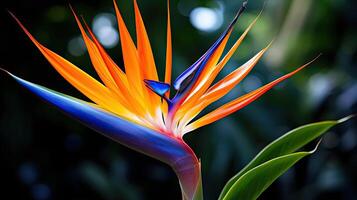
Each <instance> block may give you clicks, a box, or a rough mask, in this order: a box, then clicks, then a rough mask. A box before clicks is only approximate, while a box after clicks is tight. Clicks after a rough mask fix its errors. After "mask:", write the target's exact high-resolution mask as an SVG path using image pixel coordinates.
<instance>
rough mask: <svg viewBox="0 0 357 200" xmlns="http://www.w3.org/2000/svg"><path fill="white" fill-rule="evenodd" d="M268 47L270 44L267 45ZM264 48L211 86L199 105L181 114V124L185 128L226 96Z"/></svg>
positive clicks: (259, 56) (246, 72)
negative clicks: (212, 104) (208, 107)
mask: <svg viewBox="0 0 357 200" xmlns="http://www.w3.org/2000/svg"><path fill="white" fill-rule="evenodd" d="M269 46H270V44H269ZM269 46H268V47H266V48H264V49H263V50H261V51H260V52H259V53H257V54H256V55H255V56H254V57H253V58H251V59H250V60H249V61H248V62H246V63H245V64H244V65H242V66H241V67H239V68H238V69H236V70H234V71H233V72H232V73H230V74H229V75H227V76H226V77H225V78H223V79H222V80H220V81H219V82H217V83H216V84H215V85H213V86H212V87H211V88H210V89H209V90H208V91H207V92H206V93H205V94H204V95H202V96H201V97H200V98H199V100H198V101H197V102H202V103H199V104H197V103H196V104H194V105H192V107H191V108H190V109H187V111H185V112H183V113H182V114H183V115H185V117H184V118H183V119H182V120H181V123H182V124H183V125H184V126H186V125H187V124H188V123H189V122H190V121H191V120H192V119H193V118H194V117H196V116H197V115H198V114H199V113H200V112H201V111H202V110H203V109H205V108H206V107H207V106H209V105H210V104H211V103H213V102H215V101H217V100H218V99H220V98H221V97H223V96H224V95H226V94H228V92H230V91H231V90H232V89H233V88H234V87H235V86H236V85H237V84H238V83H240V82H241V81H242V80H243V79H244V78H245V77H246V76H247V75H248V74H249V72H250V71H251V70H252V69H253V67H254V66H255V65H256V64H257V62H258V61H259V60H260V58H261V57H262V56H263V54H264V53H265V52H266V50H267V49H268V48H269Z"/></svg>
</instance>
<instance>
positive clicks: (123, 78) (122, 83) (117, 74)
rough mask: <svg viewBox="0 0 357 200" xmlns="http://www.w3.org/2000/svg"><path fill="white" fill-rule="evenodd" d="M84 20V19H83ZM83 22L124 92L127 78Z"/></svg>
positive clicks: (127, 85) (126, 86)
mask: <svg viewBox="0 0 357 200" xmlns="http://www.w3.org/2000/svg"><path fill="white" fill-rule="evenodd" d="M83 21H84V20H83ZM84 24H85V26H86V28H87V31H88V33H89V35H90V36H91V37H92V39H93V42H94V44H95V45H96V47H97V48H98V50H99V52H100V54H101V56H102V58H103V60H104V62H105V63H106V65H107V68H108V70H109V72H110V74H111V75H112V77H113V79H114V81H115V82H116V84H117V86H118V87H119V90H120V91H121V92H123V93H126V91H127V90H128V89H127V88H128V87H129V84H128V80H127V78H126V75H125V73H124V72H123V71H122V70H121V69H120V67H119V66H118V65H117V64H116V63H115V62H114V61H113V59H112V58H111V57H110V56H109V55H108V53H107V52H106V51H105V49H104V48H103V46H102V45H101V44H100V42H99V40H98V39H97V38H96V36H95V35H94V33H93V31H92V30H91V29H90V27H89V26H88V24H87V23H86V22H85V21H84Z"/></svg>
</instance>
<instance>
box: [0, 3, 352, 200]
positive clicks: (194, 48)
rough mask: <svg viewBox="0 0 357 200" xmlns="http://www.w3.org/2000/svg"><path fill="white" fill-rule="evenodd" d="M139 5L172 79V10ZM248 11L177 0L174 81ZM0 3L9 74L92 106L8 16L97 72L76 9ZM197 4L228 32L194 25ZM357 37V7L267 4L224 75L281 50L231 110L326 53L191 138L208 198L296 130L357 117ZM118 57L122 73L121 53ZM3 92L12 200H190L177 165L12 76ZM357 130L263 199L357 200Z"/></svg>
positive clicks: (88, 10)
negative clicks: (168, 45)
mask: <svg viewBox="0 0 357 200" xmlns="http://www.w3.org/2000/svg"><path fill="white" fill-rule="evenodd" d="M69 2H70V3H71V4H72V5H73V6H74V7H75V8H76V10H77V11H78V12H79V13H80V14H83V15H84V18H85V19H86V20H87V21H88V22H89V23H91V22H92V19H93V17H94V16H96V15H98V14H100V13H112V14H113V13H114V11H113V8H112V2H111V1H110V0H101V1H95V0H86V1H79V0H71V1H69ZM138 3H139V5H140V7H141V10H142V14H143V17H144V20H145V22H146V26H147V29H148V33H149V35H150V37H151V43H152V46H153V49H154V53H155V58H156V62H157V65H158V66H159V68H160V69H161V77H162V75H163V66H164V60H165V57H164V55H165V34H166V32H165V30H166V25H165V24H166V1H165V0H155V1H144V0H138ZM240 3H241V1H228V0H225V1H223V0H222V1H213V0H200V1H189V0H172V5H171V9H172V27H173V47H174V77H175V76H177V75H178V74H179V73H180V72H182V71H183V70H184V69H185V68H186V67H188V66H189V65H190V64H191V63H192V62H193V61H194V60H195V59H197V58H198V57H199V56H200V55H201V54H202V53H203V52H204V51H205V50H206V49H207V48H208V47H209V45H211V44H212V42H213V41H214V40H215V39H216V38H217V36H218V34H219V33H220V32H221V31H222V30H223V27H224V26H225V25H226V24H227V23H228V22H229V21H230V19H231V18H232V16H233V15H234V12H235V11H236V10H237V9H238V8H239V6H240ZM0 4H1V9H0V38H1V48H0V66H1V68H5V69H7V70H9V71H10V72H12V73H14V74H16V75H18V76H20V77H22V78H25V79H26V80H30V81H32V82H35V83H38V84H41V85H44V86H46V87H49V88H52V89H55V90H57V91H60V92H63V93H66V94H70V95H72V96H76V97H83V96H82V95H81V94H79V93H78V92H77V91H76V90H75V89H73V88H72V87H71V86H70V85H69V84H68V83H66V81H64V80H63V79H62V78H61V77H60V76H59V75H58V74H57V73H56V72H55V71H54V70H53V69H52V68H51V66H50V65H49V64H48V63H47V61H46V60H45V59H44V58H43V57H42V55H41V54H40V53H39V52H38V50H37V49H36V48H35V47H34V45H33V44H32V43H31V42H30V41H29V40H28V38H27V37H26V36H25V34H24V33H23V32H22V31H21V30H20V29H19V27H18V26H17V25H16V24H15V23H14V20H13V19H12V18H11V17H10V16H9V14H8V13H7V9H8V10H11V11H12V12H14V13H15V14H16V16H18V17H19V18H20V20H21V21H22V22H23V23H24V24H25V25H26V26H27V27H28V28H29V30H30V31H31V32H32V33H33V34H34V35H35V36H36V38H37V39H38V40H39V41H41V42H42V43H43V44H45V46H47V47H49V48H50V49H52V50H54V51H55V52H58V53H59V54H60V55H63V56H64V57H65V58H67V59H69V60H70V61H72V62H73V63H75V64H76V65H78V66H80V67H81V68H82V69H85V70H86V71H88V72H90V73H91V74H93V75H94V73H93V69H92V67H91V64H90V61H89V58H88V55H87V54H86V53H85V52H83V50H81V49H80V48H79V47H80V45H77V46H76V45H74V47H73V45H72V50H69V49H70V48H69V43H70V41H71V40H72V43H73V41H78V39H77V40H73V38H78V36H79V31H78V29H77V26H76V24H75V21H74V19H73V17H72V15H71V13H70V10H69V7H68V1H60V0H58V1H55V0H51V1H50V0H27V1H23V0H21V1H16V0H11V1H10V0H3V1H1V3H0ZM263 4H264V1H262V0H261V1H251V2H250V4H249V6H248V10H247V12H246V13H245V14H244V15H243V16H242V18H241V19H240V21H239V23H238V25H237V26H236V28H235V31H234V34H233V35H232V38H237V37H238V36H239V34H240V33H242V31H243V30H244V29H245V28H246V27H247V25H248V24H249V22H250V21H251V20H252V19H254V17H255V16H256V15H257V14H258V13H259V11H260V10H261V8H262V7H263ZM119 6H120V8H121V10H122V13H123V14H124V18H125V19H126V21H127V24H128V26H129V28H130V31H131V32H132V33H134V29H133V25H134V21H133V19H134V18H133V8H132V2H131V1H130V0H123V1H119ZM197 7H208V8H213V9H216V10H215V11H216V12H217V13H218V15H217V16H221V17H222V19H223V20H224V22H223V26H221V27H220V26H219V25H217V27H220V28H219V29H218V30H216V31H212V32H207V31H202V30H198V29H197V28H195V27H194V26H193V25H192V24H191V22H190V16H189V15H190V13H191V11H192V10H193V9H194V8H197ZM221 14H222V15H221ZM356 35H357V5H356V1H353V0H340V1H334V0H317V1H313V0H288V1H284V0H270V1H267V4H266V8H265V10H264V12H263V15H262V17H261V18H260V19H259V22H258V23H257V25H256V26H255V27H254V28H253V30H252V31H251V32H250V34H249V36H248V37H247V39H246V40H245V41H244V42H243V44H242V45H241V47H240V48H239V49H238V51H237V53H236V54H235V56H234V58H233V59H232V60H233V61H232V62H230V63H229V64H228V65H227V67H226V68H225V70H224V71H223V73H222V74H221V77H223V75H225V74H227V73H229V72H230V71H232V70H233V69H235V68H236V67H238V66H239V65H240V64H242V63H243V62H244V61H246V60H248V59H249V58H250V57H252V56H253V55H254V54H255V53H256V52H258V51H259V50H260V49H262V48H264V47H265V46H266V45H267V44H268V43H269V42H270V41H271V40H272V39H273V38H275V42H274V44H273V46H272V47H271V49H270V50H269V51H268V53H267V54H266V55H265V56H264V58H263V59H262V61H261V62H260V63H259V64H258V65H257V67H256V68H255V69H254V70H253V72H252V73H251V75H250V76H249V77H248V78H246V79H245V80H244V81H243V83H242V84H241V85H239V86H238V87H237V88H236V89H235V90H234V91H233V92H232V93H231V94H229V95H228V96H227V98H224V99H223V100H222V101H221V102H220V103H221V104H222V103H223V102H227V101H228V100H229V99H232V98H234V97H236V96H238V95H240V94H243V93H245V92H247V91H250V90H251V89H253V88H255V87H258V86H260V85H262V84H265V83H268V82H269V81H271V80H273V79H274V78H276V77H278V76H280V75H282V74H284V73H287V72H289V71H291V70H293V69H295V68H296V67H298V66H300V65H302V64H304V63H306V62H308V61H310V60H311V59H312V58H314V57H315V56H316V55H318V54H319V53H323V55H322V56H321V57H320V58H319V59H318V61H316V62H315V63H313V64H312V65H311V66H310V67H309V68H307V69H305V70H304V71H302V72H300V73H298V74H297V75H295V76H294V77H293V78H291V79H289V80H287V81H285V82H284V83H283V84H281V85H279V86H278V87H277V88H275V89H273V90H272V91H271V92H269V93H267V94H266V95H265V96H263V97H262V98H261V99H260V100H258V101H256V102H255V103H253V104H251V105H249V106H248V107H246V108H244V109H243V110H241V111H238V112H237V113H235V114H233V115H232V116H230V117H227V118H225V119H223V120H221V121H219V122H217V123H214V124H213V125H209V126H207V127H204V128H201V129H199V130H197V131H195V132H194V133H191V134H189V135H188V136H187V137H186V141H187V142H188V143H189V144H190V145H191V146H192V147H193V149H194V150H195V151H196V152H197V155H198V156H199V157H200V158H201V159H202V165H203V182H204V189H205V197H206V199H208V200H210V199H217V197H218V194H219V191H220V190H221V189H222V188H223V186H224V183H225V182H226V181H227V180H228V179H229V177H231V176H233V175H234V174H235V173H236V172H238V171H239V170H240V169H241V168H242V167H243V166H244V165H245V164H247V163H248V162H249V160H250V159H252V158H253V156H254V155H255V154H256V153H257V152H259V150H260V149H262V148H263V147H264V146H265V145H267V144H268V143H269V142H271V141H273V140H274V139H275V138H277V137H278V136H280V135H282V134H283V133H285V132H287V131H288V130H290V129H292V128H295V127H297V126H299V125H302V124H306V123H310V122H315V121H319V120H328V119H339V118H342V117H345V116H347V115H350V114H352V113H356V110H357V109H356V106H357V104H356V103H357V79H356V75H357V73H356V65H357V56H356V53H357V48H356V47H357V37H356ZM233 41H234V40H231V42H230V45H231V44H232V42H233ZM74 44H75V43H74ZM78 46H79V47H78ZM73 48H74V49H73ZM78 48H79V50H78ZM108 51H109V53H110V54H111V55H112V56H113V57H114V59H115V60H116V61H117V62H118V63H119V64H120V65H122V64H121V63H122V61H121V53H120V47H118V45H117V46H116V47H114V48H110V49H108ZM71 52H72V53H71ZM73 52H74V53H73ZM81 54H83V55H81ZM0 91H1V93H0V155H1V160H0V166H1V168H0V169H1V171H0V177H1V179H0V181H1V185H2V186H1V187H0V188H1V189H0V198H1V199H35V200H46V199H76V200H80V199H86V200H91V199H96V200H99V199H106V200H112V199H123V200H136V199H180V198H181V197H180V195H181V194H180V190H179V186H178V182H177V179H176V177H175V175H174V173H173V172H172V171H171V169H170V168H169V167H167V166H165V165H163V164H162V163H160V162H158V161H156V160H153V159H151V158H148V157H146V156H144V155H141V154H139V153H136V152H133V151H131V150H129V149H127V148H125V147H122V146H120V145H118V144H116V143H115V142H113V141H110V140H109V139H107V138H105V137H102V136H101V135H99V134H97V133H95V132H93V131H91V130H89V129H87V128H85V127H84V126H82V125H81V124H78V123H77V122H75V121H73V120H71V119H69V118H67V117H66V116H64V115H62V114H61V113H60V112H59V111H58V110H56V109H54V108H52V107H50V106H48V105H46V104H44V103H43V102H42V101H40V100H39V99H37V98H36V97H35V96H34V95H32V94H30V93H29V92H27V91H26V90H25V89H23V88H21V87H20V86H19V85H18V84H17V83H15V82H14V81H13V80H11V78H9V77H8V76H6V75H5V74H4V73H1V74H0ZM356 129H357V126H356V119H353V120H351V121H349V122H347V123H344V124H342V125H339V126H338V127H336V128H333V129H332V130H331V131H329V133H328V134H327V135H326V136H325V137H324V140H323V143H322V145H321V146H320V148H319V150H318V152H317V153H315V154H314V155H312V156H310V157H309V158H307V159H304V160H303V161H301V162H299V163H298V164H297V165H296V166H295V167H294V168H293V169H291V170H289V171H288V172H287V173H286V174H285V175H284V176H282V177H281V178H280V179H279V180H278V181H277V182H275V183H274V184H273V185H272V186H271V187H270V188H269V189H268V190H267V191H266V192H265V193H264V194H263V195H262V197H261V199H274V200H279V199H284V200H286V199H289V200H290V199H291V200H295V199H296V200H297V199H305V200H309V199H311V200H319V199H321V200H330V199H331V200H339V199H341V200H352V199H356V197H357V170H356V169H357V154H356V152H357V133H356Z"/></svg>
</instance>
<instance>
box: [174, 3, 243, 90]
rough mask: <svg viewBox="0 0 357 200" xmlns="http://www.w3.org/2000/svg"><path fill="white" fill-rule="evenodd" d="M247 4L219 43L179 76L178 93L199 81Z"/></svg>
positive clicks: (175, 84) (176, 83) (176, 81)
mask: <svg viewBox="0 0 357 200" xmlns="http://www.w3.org/2000/svg"><path fill="white" fill-rule="evenodd" d="M247 2H248V1H244V2H243V5H242V7H241V8H240V9H239V11H238V12H237V14H236V16H235V17H234V19H233V20H232V22H231V23H230V24H229V26H228V27H227V29H226V30H225V31H224V32H223V33H222V34H221V36H220V37H219V38H218V39H217V41H216V42H215V43H214V44H213V45H212V46H211V47H210V48H209V49H208V50H207V52H206V53H205V54H204V55H203V56H202V57H200V58H199V59H198V60H197V61H196V62H195V63H194V64H193V65H191V66H190V67H189V68H188V69H186V70H185V71H184V72H183V73H182V74H181V75H179V76H178V77H177V78H176V80H175V82H174V83H173V86H174V88H175V89H176V90H177V91H178V93H182V92H184V91H185V90H186V89H187V88H189V87H190V86H192V85H193V83H194V82H195V81H196V80H197V78H198V76H199V75H200V73H201V72H202V70H203V68H204V67H205V65H206V63H207V61H208V60H209V59H210V57H211V56H212V55H213V54H214V52H215V51H216V50H217V48H218V46H219V45H220V44H221V43H222V41H223V40H224V38H225V37H226V36H227V35H228V33H229V32H230V31H231V30H232V28H233V26H234V24H235V23H236V22H237V20H238V18H239V16H240V15H241V14H242V13H243V11H244V10H245V9H246V5H247Z"/></svg>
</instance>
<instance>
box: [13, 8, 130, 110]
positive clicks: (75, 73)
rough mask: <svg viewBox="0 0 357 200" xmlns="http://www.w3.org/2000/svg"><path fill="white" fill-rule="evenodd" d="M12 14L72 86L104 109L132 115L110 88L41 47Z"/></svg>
mask: <svg viewBox="0 0 357 200" xmlns="http://www.w3.org/2000/svg"><path fill="white" fill-rule="evenodd" d="M10 14H11V15H12V16H13V17H14V19H15V20H16V22H17V23H18V24H19V25H20V27H21V28H22V30H23V31H24V32H25V33H26V34H27V36H28V37H29V38H30V39H31V41H32V42H33V43H34V44H35V45H36V47H37V48H38V49H39V50H40V51H41V53H42V54H43V55H44V56H45V58H46V59H47V60H48V61H49V62H50V63H51V65H52V66H53V67H54V68H55V69H56V70H57V71H58V73H60V74H61V75H62V77H63V78H65V79H66V80H67V81H68V82H69V83H70V84H72V85H73V86H74V87H75V88H76V89H78V90H79V91H80V92H82V93H83V94H84V95H85V96H87V97H88V98H89V99H91V100H92V101H93V102H95V103H97V104H98V105H99V106H101V107H103V108H104V109H106V110H108V111H111V112H113V113H115V114H118V115H120V116H123V117H127V116H129V115H130V112H129V111H128V110H127V109H126V108H125V107H124V106H123V105H121V104H120V103H119V102H118V101H117V99H116V96H115V95H113V93H111V92H110V91H109V90H108V88H106V87H105V86H104V85H102V84H101V83H100V82H98V81H97V80H95V79H94V78H93V77H91V76H89V75H88V74H87V73H85V72H84V71H82V70H81V69H79V68H78V67H76V66H75V65H73V64H72V63H70V62H69V61H67V60H66V59H64V58H62V57H61V56H59V55H58V54H56V53H54V52H53V51H51V50H49V49H47V48H46V47H44V46H43V45H41V44H40V43H39V42H38V41H37V40H36V39H35V38H34V37H33V36H32V35H31V34H30V32H29V31H28V30H27V29H26V28H25V27H24V26H23V25H22V23H21V22H20V21H19V20H18V19H17V18H16V17H15V16H14V15H13V14H12V13H10Z"/></svg>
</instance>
